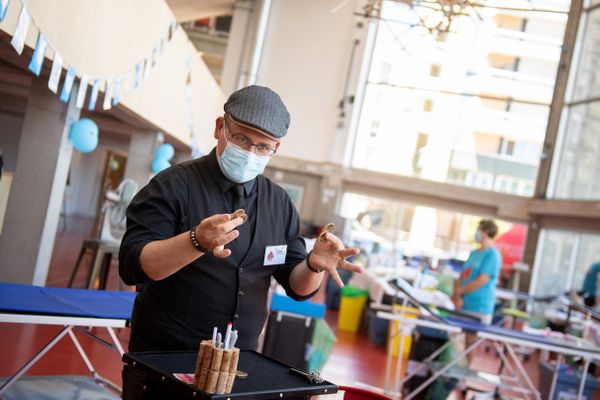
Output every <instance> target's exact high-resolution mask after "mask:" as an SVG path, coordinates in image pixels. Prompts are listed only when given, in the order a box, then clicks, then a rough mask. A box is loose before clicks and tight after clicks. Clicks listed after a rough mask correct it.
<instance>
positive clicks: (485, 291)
mask: <svg viewBox="0 0 600 400" xmlns="http://www.w3.org/2000/svg"><path fill="white" fill-rule="evenodd" d="M497 233H498V227H497V226H496V224H495V223H494V221H492V220H486V219H484V220H481V221H480V222H479V226H478V227H477V231H476V232H475V241H476V242H477V243H479V248H478V249H476V250H473V251H472V252H471V254H469V258H468V259H467V261H466V262H465V264H464V267H463V270H462V273H461V275H460V279H459V280H458V282H457V283H456V286H455V290H454V298H453V300H454V304H455V305H456V308H457V309H460V310H462V311H465V312H467V313H469V314H471V315H473V316H475V317H477V318H479V319H480V320H481V322H483V323H485V324H490V323H491V322H492V315H493V313H494V305H495V304H496V283H497V281H498V275H499V274H500V267H501V266H502V256H501V255H500V252H499V251H498V250H497V249H496V248H495V247H494V246H493V240H494V237H496V234H497Z"/></svg>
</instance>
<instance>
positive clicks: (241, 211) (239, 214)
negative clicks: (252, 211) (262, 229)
mask: <svg viewBox="0 0 600 400" xmlns="http://www.w3.org/2000/svg"><path fill="white" fill-rule="evenodd" d="M235 218H241V219H242V220H243V221H244V222H246V221H247V220H248V216H247V215H246V211H244V209H242V208H240V209H239V210H236V211H234V212H233V213H232V214H231V219H235Z"/></svg>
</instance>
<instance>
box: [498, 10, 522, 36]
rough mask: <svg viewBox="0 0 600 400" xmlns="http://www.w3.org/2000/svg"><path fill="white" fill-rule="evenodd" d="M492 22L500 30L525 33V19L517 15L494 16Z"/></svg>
mask: <svg viewBox="0 0 600 400" xmlns="http://www.w3.org/2000/svg"><path fill="white" fill-rule="evenodd" d="M494 20H495V22H496V26H497V27H498V28H502V29H510V30H513V31H521V32H525V28H526V27H527V19H526V18H523V17H520V16H517V15H509V14H496V16H495V17H494Z"/></svg>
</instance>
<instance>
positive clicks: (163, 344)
mask: <svg viewBox="0 0 600 400" xmlns="http://www.w3.org/2000/svg"><path fill="white" fill-rule="evenodd" d="M224 111H225V114H224V115H223V116H220V117H218V118H217V119H216V121H215V130H214V138H215V139H216V140H217V145H216V147H215V148H214V149H213V150H212V151H211V152H210V154H208V155H207V156H205V157H202V158H199V159H196V160H193V161H189V162H186V163H181V164H177V165H174V166H172V167H171V168H169V169H167V170H165V171H163V172H161V173H160V174H158V175H156V176H155V177H154V178H153V179H152V180H151V181H150V183H149V184H148V185H147V186H146V187H144V188H143V189H142V190H141V191H140V192H139V193H138V194H137V195H136V196H135V198H134V199H133V201H132V202H131V204H130V205H129V208H128V209H127V232H126V233H125V236H124V237H123V241H122V244H121V251H120V255H119V260H120V264H119V269H120V275H121V277H122V278H123V281H125V283H127V284H130V285H133V284H135V285H137V287H138V290H139V293H138V295H137V297H136V300H135V305H134V309H133V316H132V321H131V322H132V324H131V329H132V331H131V339H130V343H129V350H130V351H167V350H185V349H193V350H197V349H198V345H199V343H200V341H201V340H203V339H210V338H211V336H212V332H213V327H217V328H218V329H219V331H221V332H224V331H225V328H226V326H227V324H228V322H230V321H231V322H233V327H234V329H237V330H238V331H239V340H238V341H237V343H236V347H240V348H241V349H255V348H256V346H257V344H258V337H259V334H260V333H261V330H262V328H263V325H264V322H265V320H266V317H267V294H268V289H269V285H270V281H271V277H274V278H275V279H276V280H277V282H278V283H279V284H281V285H282V286H283V287H284V289H285V290H286V292H287V294H288V295H289V296H290V297H292V298H294V299H296V300H303V299H308V298H310V297H311V296H313V295H314V294H315V293H316V291H317V290H318V288H319V286H320V285H321V282H322V280H323V275H324V274H323V272H324V271H325V270H326V271H328V272H329V273H330V274H331V275H332V277H333V278H334V279H335V280H336V281H337V282H338V284H339V285H340V286H341V285H342V282H341V280H340V278H339V275H338V273H337V272H336V268H337V267H342V268H345V269H349V270H352V271H357V272H360V271H361V270H362V268H361V267H360V266H358V265H356V264H352V263H350V262H348V261H346V258H347V257H350V256H353V255H356V254H357V253H358V249H356V248H346V247H344V245H343V243H342V242H341V240H340V239H339V238H337V237H336V236H334V235H332V234H331V233H327V235H326V239H327V240H326V242H325V243H317V244H316V245H315V247H314V249H313V250H312V252H311V253H310V254H308V255H307V254H306V247H305V244H304V241H303V240H302V238H301V237H300V232H299V231H300V223H299V218H298V214H297V212H296V210H295V208H294V206H293V204H292V202H291V200H290V198H289V197H288V195H287V194H286V192H285V191H284V190H283V189H282V188H281V187H279V186H277V185H276V184H275V183H273V182H271V181H270V180H269V179H267V178H266V177H264V176H263V175H262V172H263V171H264V169H265V167H266V165H267V163H268V162H269V160H270V159H271V157H273V155H274V154H275V153H276V152H277V149H278V148H279V146H280V144H281V140H282V138H283V137H284V136H285V134H286V133H287V130H288V127H289V124H290V115H289V113H288V111H287V109H286V107H285V105H284V104H283V102H282V100H281V98H280V97H279V95H277V93H275V92H274V91H272V90H271V89H268V88H266V87H261V86H249V87H245V88H243V89H240V90H238V91H237V92H235V93H233V94H232V95H231V96H230V97H229V99H228V100H227V102H226V103H225V106H224ZM238 209H244V210H245V213H246V218H242V217H235V216H232V213H233V212H234V211H235V210H238ZM131 379H134V378H132V377H127V372H126V371H125V372H124V386H127V382H125V381H126V380H130V381H131ZM134 380H135V379H134ZM137 380H139V379H137ZM129 386H131V385H129ZM124 398H127V397H125V395H124Z"/></svg>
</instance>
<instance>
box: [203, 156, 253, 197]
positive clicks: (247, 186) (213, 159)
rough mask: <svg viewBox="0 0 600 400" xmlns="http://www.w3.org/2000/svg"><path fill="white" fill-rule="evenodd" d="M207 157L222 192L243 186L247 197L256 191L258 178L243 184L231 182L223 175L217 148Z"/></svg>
mask: <svg viewBox="0 0 600 400" xmlns="http://www.w3.org/2000/svg"><path fill="white" fill-rule="evenodd" d="M207 157H208V166H209V168H210V170H211V172H212V174H213V177H214V178H215V181H217V184H218V185H219V187H220V188H221V190H222V191H223V192H226V191H228V190H229V189H231V188H232V187H234V186H235V185H242V187H243V188H244V196H245V197H247V196H248V195H249V194H250V193H252V191H253V190H254V186H255V182H256V178H254V179H252V180H250V181H248V182H244V183H241V184H238V183H236V182H233V181H230V180H229V179H228V178H227V177H226V176H225V174H223V171H221V167H220V166H219V161H218V160H217V148H216V147H214V148H213V149H212V151H211V152H210V153H209V154H208V156H207Z"/></svg>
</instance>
